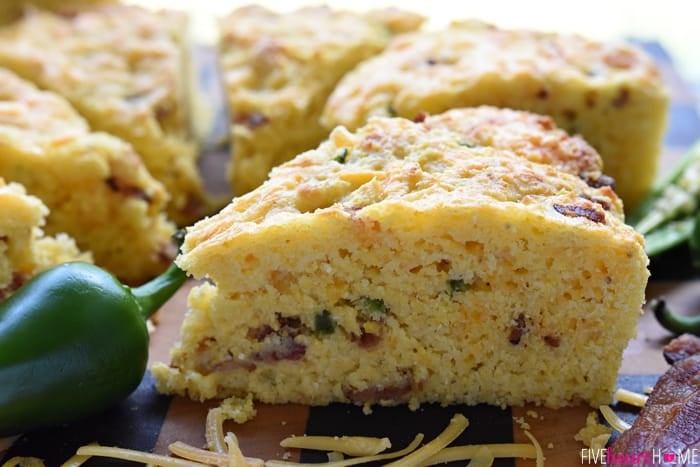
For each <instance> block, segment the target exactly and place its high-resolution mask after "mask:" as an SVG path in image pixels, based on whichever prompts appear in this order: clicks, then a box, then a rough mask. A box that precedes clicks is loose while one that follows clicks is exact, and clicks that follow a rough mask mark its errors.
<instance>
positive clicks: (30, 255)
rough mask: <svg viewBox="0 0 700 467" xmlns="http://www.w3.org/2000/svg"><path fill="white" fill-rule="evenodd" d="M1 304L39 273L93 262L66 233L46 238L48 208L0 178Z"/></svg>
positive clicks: (23, 190) (20, 188)
mask: <svg viewBox="0 0 700 467" xmlns="http://www.w3.org/2000/svg"><path fill="white" fill-rule="evenodd" d="M0 213H2V214H1V215H0V301H2V300H4V299H5V298H7V297H8V296H9V295H10V294H11V293H12V292H14V291H15V290H16V289H17V288H19V287H20V286H21V285H22V284H23V283H24V282H26V281H27V280H28V279H30V278H31V277H33V276H35V275H36V274H38V273H39V272H41V271H43V270H45V269H48V268H50V267H51V266H55V265H57V264H61V263H65V262H67V261H87V262H91V261H92V257H91V255H90V253H81V252H80V251H79V250H78V247H77V246H76V245H75V241H74V240H73V239H72V238H71V237H69V236H68V235H66V234H64V233H60V234H58V235H56V236H55V237H51V236H47V235H44V232H43V231H42V230H41V227H42V226H43V225H44V222H45V220H46V216H47V215H48V213H49V210H48V208H47V207H46V206H45V205H44V203H42V202H41V200H40V199H39V198H37V197H35V196H30V195H28V194H27V192H26V190H25V189H24V187H23V186H22V185H20V184H19V183H9V184H8V183H6V182H5V180H3V179H2V177H0Z"/></svg>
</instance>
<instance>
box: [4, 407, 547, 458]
mask: <svg viewBox="0 0 700 467" xmlns="http://www.w3.org/2000/svg"><path fill="white" fill-rule="evenodd" d="M225 419H227V417H222V416H221V412H220V411H219V412H216V411H214V412H211V413H210V416H209V417H207V422H206V425H207V426H206V432H205V433H206V438H207V446H208V448H209V449H200V448H197V447H194V446H191V445H189V444H186V443H183V442H180V441H178V442H175V443H172V444H171V445H170V446H168V449H169V451H170V453H171V455H160V454H153V453H149V452H143V451H137V450H133V449H123V448H118V447H110V446H100V445H97V444H89V445H86V446H82V447H81V448H79V449H78V451H77V453H76V454H75V456H73V457H71V458H70V459H69V460H67V461H66V462H65V463H64V464H62V465H61V467H78V466H80V465H82V464H83V463H84V462H86V461H87V460H88V459H90V458H92V457H106V458H112V459H122V460H127V461H131V462H140V463H142V464H145V465H146V466H148V467H156V466H161V467H211V466H221V467H289V466H292V467H307V466H308V467H344V466H351V465H359V464H366V463H369V462H378V461H390V462H388V463H385V464H384V465H386V466H387V467H417V466H428V465H434V464H441V463H444V462H451V461H466V460H469V461H470V462H469V464H468V465H469V466H471V467H490V466H491V465H493V462H494V460H495V459H497V458H503V457H506V458H525V459H535V460H536V465H537V467H543V466H544V456H543V454H542V448H541V447H540V444H539V443H538V442H537V440H536V439H535V437H534V436H532V435H531V434H530V433H529V432H525V435H526V436H527V437H528V438H529V439H530V441H531V442H532V444H525V443H501V444H478V445H465V446H451V447H448V446H449V445H450V444H452V442H453V441H455V440H456V439H457V438H458V437H459V436H460V435H461V434H462V433H463V432H464V430H466V429H467V427H468V426H469V420H467V418H466V417H465V416H464V415H461V414H456V415H454V416H453V417H452V419H451V420H450V422H449V424H448V426H447V427H446V428H445V429H444V430H443V431H442V432H441V433H440V434H438V435H437V437H435V438H434V439H432V440H430V441H429V442H427V443H425V444H423V445H422V446H421V443H422V442H423V439H424V435H423V434H422V433H418V434H417V435H416V437H415V438H414V439H413V441H412V442H411V443H410V444H409V445H408V446H406V447H404V448H403V449H399V450H397V451H390V452H385V451H386V450H387V449H390V448H391V442H390V441H389V439H388V438H371V437H364V436H340V437H338V436H294V437H290V438H286V439H284V440H282V442H281V443H280V445H281V446H282V447H289V448H302V449H311V450H320V451H326V452H328V453H329V459H334V460H332V461H330V460H329V462H326V463H311V464H303V463H298V462H287V461H280V460H267V461H265V460H263V459H257V458H253V457H247V456H245V455H244V454H243V452H242V451H241V448H240V446H239V444H238V438H237V437H236V435H235V434H234V433H231V432H226V433H224V430H223V424H224V421H225ZM346 455H347V456H350V457H349V458H347V459H346V458H344V456H346ZM2 467H44V463H43V462H42V461H41V460H40V459H36V458H28V457H15V458H12V459H10V460H9V461H7V462H5V463H4V464H3V465H2Z"/></svg>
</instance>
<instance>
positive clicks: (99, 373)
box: [0, 232, 187, 436]
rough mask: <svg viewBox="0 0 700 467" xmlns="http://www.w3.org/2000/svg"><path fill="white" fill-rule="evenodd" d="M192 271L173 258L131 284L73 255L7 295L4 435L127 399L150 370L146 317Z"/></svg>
mask: <svg viewBox="0 0 700 467" xmlns="http://www.w3.org/2000/svg"><path fill="white" fill-rule="evenodd" d="M176 240H177V242H178V244H180V243H181V242H182V233H181V232H180V234H179V237H177V238H176ZM186 278H187V276H186V274H185V273H184V272H183V271H182V270H181V269H180V268H178V267H177V266H176V265H175V264H172V265H171V266H170V267H169V268H168V269H167V270H166V271H165V272H164V273H163V274H162V275H160V276H158V277H156V278H155V279H153V280H152V281H151V282H148V283H146V284H144V285H142V286H140V287H135V288H130V287H127V286H125V285H123V284H121V283H120V282H119V281H118V280H117V279H116V278H115V277H114V276H112V275H111V274H110V273H108V272H106V271H104V270H103V269H100V268H99V267H97V266H94V265H92V264H87V263H80V262H72V263H65V264H62V265H59V266H57V267H54V268H52V269H49V270H48V271H45V272H43V273H41V274H39V275H37V276H36V277H34V278H33V279H32V280H30V281H29V282H27V283H26V284H24V285H23V286H22V287H21V288H20V289H18V290H17V291H15V293H14V294H13V295H11V296H10V297H9V298H8V299H7V300H5V301H3V302H0V436H7V435H13V434H18V433H21V432H24V431H27V430H32V429H35V428H40V427H45V426H51V425H56V424H60V423H65V422H69V421H72V420H76V419H79V418H81V417H84V416H87V415H91V414H95V413H98V412H100V411H101V410H104V409H106V408H108V407H110V406H112V405H114V404H115V403H117V402H119V401H120V400H122V399H124V398H126V397H127V396H128V395H129V394H130V393H131V392H132V391H133V390H134V389H135V388H136V387H137V386H138V385H139V383H140V382H141V379H142V378H143V375H144V373H145V371H146V365H147V360H148V343H149V335H148V330H147V328H146V320H147V319H148V318H149V317H150V316H151V315H152V314H153V313H155V312H156V311H157V310H158V309H159V308H160V307H161V306H162V305H163V304H164V303H165V302H166V301H167V300H168V299H169V298H170V297H171V296H172V295H173V294H174V293H175V292H176V291H177V290H178V289H179V288H180V286H181V285H182V284H183V283H184V282H185V280H186Z"/></svg>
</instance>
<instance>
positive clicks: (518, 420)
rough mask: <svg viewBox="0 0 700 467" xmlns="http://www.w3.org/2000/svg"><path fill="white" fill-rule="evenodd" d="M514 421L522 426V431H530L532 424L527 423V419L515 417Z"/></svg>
mask: <svg viewBox="0 0 700 467" xmlns="http://www.w3.org/2000/svg"><path fill="white" fill-rule="evenodd" d="M513 421H514V422H515V423H517V424H518V426H520V429H521V430H523V431H528V430H530V424H529V423H528V422H526V421H525V417H513Z"/></svg>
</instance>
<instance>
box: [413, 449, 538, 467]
mask: <svg viewBox="0 0 700 467" xmlns="http://www.w3.org/2000/svg"><path fill="white" fill-rule="evenodd" d="M482 447H488V449H489V450H490V451H491V452H492V453H493V455H494V457H497V458H519V459H535V458H536V457H537V452H536V451H535V447H534V446H533V445H532V444H525V443H494V444H472V445H468V446H454V447H449V448H445V449H443V450H441V451H440V452H438V453H437V454H435V455H434V456H432V457H430V458H428V459H426V460H425V461H424V462H421V463H420V464H418V465H419V466H428V465H437V464H445V463H447V462H455V461H463V460H469V459H474V457H475V456H476V454H477V452H478V451H479V449H481V448H482Z"/></svg>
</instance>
